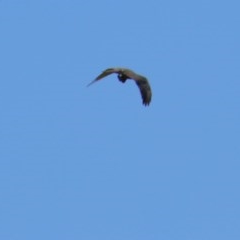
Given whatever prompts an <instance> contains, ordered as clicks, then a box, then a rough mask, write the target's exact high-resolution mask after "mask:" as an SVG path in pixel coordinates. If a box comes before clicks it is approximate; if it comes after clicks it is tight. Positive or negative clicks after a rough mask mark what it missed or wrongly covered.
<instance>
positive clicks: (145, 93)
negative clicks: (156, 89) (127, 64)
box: [87, 67, 152, 106]
mask: <svg viewBox="0 0 240 240" xmlns="http://www.w3.org/2000/svg"><path fill="white" fill-rule="evenodd" d="M112 73H117V74H118V80H119V81H120V82H122V83H125V82H126V80H127V79H132V80H134V81H135V83H136V84H137V86H138V88H139V90H140V93H141V96H142V103H143V105H145V106H147V105H149V104H150V102H151V98H152V91H151V87H150V85H149V82H148V80H147V78H145V77H144V76H141V75H139V74H137V73H135V72H133V71H132V70H130V69H127V68H121V67H116V68H108V69H106V70H105V71H103V72H102V73H101V74H100V75H98V76H97V77H96V78H95V79H94V80H93V81H92V82H90V83H89V84H88V85H87V86H90V85H91V84H93V83H95V82H97V81H98V80H100V79H102V78H104V77H106V76H108V75H110V74H112Z"/></svg>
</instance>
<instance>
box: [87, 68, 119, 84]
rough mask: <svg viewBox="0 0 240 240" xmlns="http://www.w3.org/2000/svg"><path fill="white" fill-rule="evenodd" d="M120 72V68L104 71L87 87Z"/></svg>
mask: <svg viewBox="0 0 240 240" xmlns="http://www.w3.org/2000/svg"><path fill="white" fill-rule="evenodd" d="M119 72H121V68H108V69H106V70H104V71H103V72H102V73H101V74H100V75H98V76H97V77H96V78H95V79H94V80H93V81H92V82H90V83H89V84H88V85H87V86H90V85H91V84H93V83H95V82H96V81H98V80H100V79H102V78H104V77H106V76H108V75H110V74H112V73H119Z"/></svg>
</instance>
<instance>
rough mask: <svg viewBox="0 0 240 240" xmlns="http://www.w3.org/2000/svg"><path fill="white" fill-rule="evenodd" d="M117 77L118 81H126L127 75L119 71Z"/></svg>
mask: <svg viewBox="0 0 240 240" xmlns="http://www.w3.org/2000/svg"><path fill="white" fill-rule="evenodd" d="M118 79H119V81H120V82H122V83H124V82H126V80H127V79H128V77H127V76H126V75H124V74H122V73H119V74H118Z"/></svg>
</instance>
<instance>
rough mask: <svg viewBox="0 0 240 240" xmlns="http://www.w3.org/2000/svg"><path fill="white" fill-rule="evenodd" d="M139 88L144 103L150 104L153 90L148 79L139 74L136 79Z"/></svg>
mask: <svg viewBox="0 0 240 240" xmlns="http://www.w3.org/2000/svg"><path fill="white" fill-rule="evenodd" d="M134 80H135V82H136V84H137V86H138V88H139V90H140V93H141V95H142V103H143V104H144V105H145V106H147V105H149V104H150V102H151V99H152V91H151V87H150V85H149V83H148V80H147V79H146V78H145V77H142V76H138V78H137V79H134Z"/></svg>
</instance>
